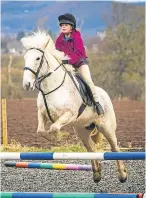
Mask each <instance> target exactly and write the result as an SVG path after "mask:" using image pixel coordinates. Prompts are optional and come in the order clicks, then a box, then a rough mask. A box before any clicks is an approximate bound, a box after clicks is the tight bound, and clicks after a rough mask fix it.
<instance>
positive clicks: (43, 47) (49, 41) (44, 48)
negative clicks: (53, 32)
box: [43, 38, 50, 49]
mask: <svg viewBox="0 0 146 198" xmlns="http://www.w3.org/2000/svg"><path fill="white" fill-rule="evenodd" d="M49 42H50V38H49V39H48V41H47V43H46V44H45V45H44V46H43V48H44V49H45V48H46V47H47V45H48V44H49Z"/></svg>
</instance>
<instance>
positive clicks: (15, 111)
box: [7, 99, 145, 148]
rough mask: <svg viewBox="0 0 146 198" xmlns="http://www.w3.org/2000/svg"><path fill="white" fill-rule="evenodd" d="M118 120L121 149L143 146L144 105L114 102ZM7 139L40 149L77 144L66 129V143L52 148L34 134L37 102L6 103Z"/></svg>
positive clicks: (11, 101) (19, 101) (132, 102)
mask: <svg viewBox="0 0 146 198" xmlns="http://www.w3.org/2000/svg"><path fill="white" fill-rule="evenodd" d="M113 104H114V108H115V112H116V118H117V125H118V128H117V132H116V134H117V139H118V143H119V144H120V146H121V147H129V146H130V145H131V146H132V147H133V146H138V147H144V145H145V133H144V128H145V122H144V120H145V119H144V118H145V108H144V107H145V106H144V105H145V104H144V102H137V101H114V102H113ZM7 117H8V140H9V143H10V142H11V141H12V139H15V140H16V141H18V142H20V143H21V144H22V145H28V146H40V147H47V148H50V147H51V146H60V145H63V144H64V143H80V140H79V139H78V138H77V137H76V134H75V132H74V131H73V129H72V128H67V131H68V132H69V133H70V135H69V137H68V138H67V139H66V141H65V142H63V141H62V142H60V143H59V144H58V145H55V143H53V142H47V141H46V140H45V139H43V138H41V137H38V136H37V135H36V129H37V107H36V99H25V100H8V101H7Z"/></svg>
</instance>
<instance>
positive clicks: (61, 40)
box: [55, 30, 87, 67]
mask: <svg viewBox="0 0 146 198" xmlns="http://www.w3.org/2000/svg"><path fill="white" fill-rule="evenodd" d="M55 45H56V49H58V50H60V51H63V52H64V53H65V54H66V55H68V56H69V57H70V60H69V64H71V65H73V66H74V67H80V66H81V65H82V63H83V62H87V61H86V58H87V56H86V52H85V48H84V44H83V40H82V38H81V34H80V32H79V31H77V30H73V32H72V34H71V37H70V38H69V40H66V39H65V37H64V34H63V33H61V34H60V35H59V37H58V38H57V40H56V44H55Z"/></svg>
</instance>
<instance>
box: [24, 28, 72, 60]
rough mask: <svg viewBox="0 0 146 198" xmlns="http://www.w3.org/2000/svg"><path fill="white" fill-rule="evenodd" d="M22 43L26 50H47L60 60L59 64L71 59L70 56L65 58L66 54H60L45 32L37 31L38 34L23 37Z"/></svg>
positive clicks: (33, 33)
mask: <svg viewBox="0 0 146 198" xmlns="http://www.w3.org/2000/svg"><path fill="white" fill-rule="evenodd" d="M21 43H22V45H23V46H24V48H25V49H26V50H28V49H30V48H39V49H41V50H43V51H44V50H46V52H47V51H48V52H49V53H50V54H52V55H53V56H55V58H56V59H57V60H58V62H60V63H61V62H62V60H67V59H69V57H68V56H65V54H64V52H60V51H59V50H57V49H56V48H55V44H54V41H53V40H52V38H51V36H50V35H49V34H48V33H47V32H46V31H45V30H37V31H36V32H32V35H30V36H26V37H23V38H22V39H21Z"/></svg>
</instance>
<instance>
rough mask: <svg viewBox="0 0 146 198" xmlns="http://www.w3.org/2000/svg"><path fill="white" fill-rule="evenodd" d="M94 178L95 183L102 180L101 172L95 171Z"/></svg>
mask: <svg viewBox="0 0 146 198" xmlns="http://www.w3.org/2000/svg"><path fill="white" fill-rule="evenodd" d="M93 180H94V182H95V183H98V182H100V180H101V173H93Z"/></svg>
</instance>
